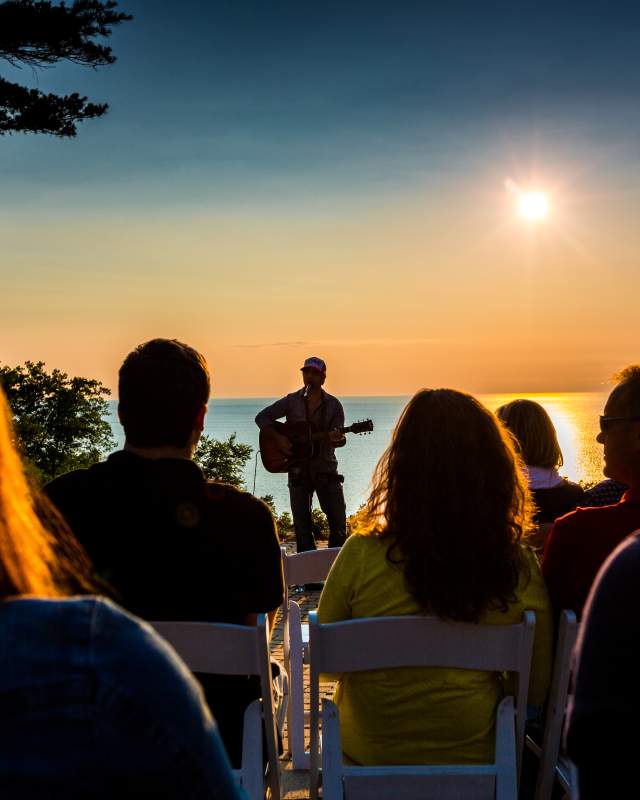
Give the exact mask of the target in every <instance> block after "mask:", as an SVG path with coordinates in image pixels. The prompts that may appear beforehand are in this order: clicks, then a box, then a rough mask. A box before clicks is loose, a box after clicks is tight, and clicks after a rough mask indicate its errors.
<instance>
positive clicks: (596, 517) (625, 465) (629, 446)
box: [542, 364, 640, 618]
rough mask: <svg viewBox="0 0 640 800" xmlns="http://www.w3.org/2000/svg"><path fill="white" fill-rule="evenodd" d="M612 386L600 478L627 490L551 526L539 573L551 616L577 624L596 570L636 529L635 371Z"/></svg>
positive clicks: (601, 438) (639, 477)
mask: <svg viewBox="0 0 640 800" xmlns="http://www.w3.org/2000/svg"><path fill="white" fill-rule="evenodd" d="M616 380H617V381H618V383H617V385H616V386H615V388H614V389H613V391H612V392H611V394H610V395H609V399H608V400H607V403H606V405H605V408H604V415H603V416H601V417H600V433H599V434H598V437H597V439H598V442H600V444H602V445H604V460H605V466H604V474H605V476H606V477H607V478H612V479H613V480H615V481H620V482H621V483H624V484H626V485H627V486H628V487H629V489H628V491H627V492H625V494H624V495H623V497H622V499H621V500H620V501H619V502H618V503H615V504H614V505H609V506H601V507H599V508H578V509H576V510H575V511H572V512H571V513H570V514H567V515H566V516H564V517H560V519H558V520H556V522H555V523H554V526H553V528H552V529H551V532H550V534H549V536H548V538H547V541H546V544H545V548H544V554H543V557H542V572H543V575H544V577H545V580H546V583H547V587H548V589H549V595H550V597H551V602H552V604H553V607H554V611H555V613H556V616H557V615H558V614H559V613H560V611H562V609H565V608H567V609H571V610H573V611H575V612H576V614H577V616H578V617H579V618H580V616H581V615H582V610H583V607H584V604H585V602H586V600H587V597H588V595H589V590H590V589H591V585H592V583H593V581H594V580H595V577H596V575H597V573H598V570H599V569H600V567H601V566H602V564H603V563H604V561H605V560H606V559H607V557H608V556H609V554H610V553H611V552H612V551H613V550H614V549H615V548H616V547H617V546H618V545H619V544H620V542H621V541H622V540H623V539H625V538H626V537H627V536H629V534H631V533H633V531H635V530H636V529H638V528H640V365H637V364H636V365H632V366H629V367H626V368H625V369H624V370H622V372H620V373H619V374H618V375H617V376H616Z"/></svg>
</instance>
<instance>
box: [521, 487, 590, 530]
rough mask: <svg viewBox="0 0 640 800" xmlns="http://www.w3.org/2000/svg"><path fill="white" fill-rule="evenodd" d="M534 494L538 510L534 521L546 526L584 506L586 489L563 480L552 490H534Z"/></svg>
mask: <svg viewBox="0 0 640 800" xmlns="http://www.w3.org/2000/svg"><path fill="white" fill-rule="evenodd" d="M532 494H533V500H534V502H535V504H536V508H537V512H536V514H535V517H534V519H535V521H536V522H537V523H539V524H544V523H545V522H555V521H556V520H557V519H558V517H563V516H564V515H565V514H568V513H569V512H570V511H573V509H574V508H576V507H577V506H579V505H582V500H583V498H584V489H583V488H582V486H580V485H579V484H578V483H571V481H567V480H563V481H562V483H559V484H558V485H557V486H552V487H551V488H550V489H533V490H532Z"/></svg>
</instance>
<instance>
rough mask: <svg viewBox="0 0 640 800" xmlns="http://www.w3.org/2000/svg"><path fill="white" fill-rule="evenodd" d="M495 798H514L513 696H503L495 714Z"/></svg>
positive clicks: (514, 731) (515, 772)
mask: <svg viewBox="0 0 640 800" xmlns="http://www.w3.org/2000/svg"><path fill="white" fill-rule="evenodd" d="M495 752H496V755H495V759H496V793H495V796H496V800H516V798H517V796H518V768H517V763H516V717H515V710H514V705H513V697H505V699H504V700H503V701H502V702H501V703H500V705H499V706H498V711H497V714H496V751H495Z"/></svg>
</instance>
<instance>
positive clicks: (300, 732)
mask: <svg viewBox="0 0 640 800" xmlns="http://www.w3.org/2000/svg"><path fill="white" fill-rule="evenodd" d="M280 552H281V553H282V571H283V573H284V602H283V603H282V620H283V623H284V625H283V630H284V635H283V639H284V647H283V650H284V665H285V669H286V670H287V673H288V674H289V682H290V683H289V686H290V695H289V707H288V714H287V731H288V738H289V750H290V751H291V764H292V766H293V768H294V769H309V751H308V750H305V746H304V725H305V721H307V720H308V718H309V715H308V714H306V713H305V710H304V664H308V663H309V659H308V650H309V626H308V625H306V624H305V625H302V621H301V614H300V607H299V606H298V604H297V603H296V602H295V601H293V600H290V599H289V589H290V587H292V586H299V585H301V584H305V583H319V582H320V581H324V580H325V579H326V577H327V575H328V574H329V570H330V569H331V566H332V564H333V562H334V561H335V560H336V557H337V555H338V553H339V552H340V548H339V547H323V548H320V549H318V550H307V551H305V552H304V553H295V554H294V555H288V554H287V551H286V548H284V547H281V548H280Z"/></svg>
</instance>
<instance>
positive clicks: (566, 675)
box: [527, 611, 578, 800]
mask: <svg viewBox="0 0 640 800" xmlns="http://www.w3.org/2000/svg"><path fill="white" fill-rule="evenodd" d="M577 636H578V623H577V621H576V615H575V614H574V613H573V611H563V612H562V614H561V616H560V625H559V628H558V642H557V647H556V657H555V661H554V664H553V677H552V679H551V689H550V690H549V701H548V703H547V717H546V720H545V726H544V733H543V737H542V746H540V745H539V744H537V743H536V742H535V741H534V740H533V739H532V738H531V737H530V736H527V747H528V748H529V749H530V750H531V751H533V753H535V755H537V756H538V758H539V759H540V766H539V767H538V777H537V779H536V792H535V795H534V797H535V800H550V798H551V793H552V791H553V784H554V781H555V780H556V779H557V780H558V782H559V783H560V786H562V789H563V790H564V791H565V792H567V793H568V794H569V795H570V797H572V798H573V797H574V796H576V794H577V786H576V783H577V781H576V779H575V768H574V766H573V764H572V763H571V761H570V760H569V759H568V758H567V757H566V756H564V755H561V754H560V744H561V740H562V729H563V725H564V717H565V712H566V710H567V698H568V694H569V681H570V678H571V667H572V659H573V648H574V647H575V643H576V638H577Z"/></svg>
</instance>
